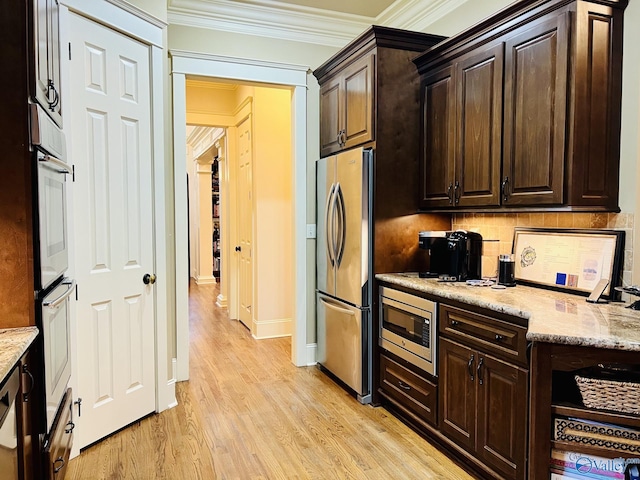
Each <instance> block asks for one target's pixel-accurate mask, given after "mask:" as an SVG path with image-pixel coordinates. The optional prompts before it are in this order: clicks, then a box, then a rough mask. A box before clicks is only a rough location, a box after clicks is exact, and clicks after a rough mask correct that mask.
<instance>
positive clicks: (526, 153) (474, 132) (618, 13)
mask: <svg viewBox="0 0 640 480" xmlns="http://www.w3.org/2000/svg"><path fill="white" fill-rule="evenodd" d="M626 6H627V2H626V1H624V0H622V1H615V0H597V2H596V1H585V0H573V1H567V0H523V1H520V2H515V3H514V4H513V5H511V6H509V7H507V8H505V9H504V10H501V11H500V12H498V13H497V14H495V15H494V16H493V17H490V18H488V19H486V20H484V21H483V22H481V23H479V24H477V25H475V26H474V27H471V28H470V29H468V30H466V31H464V32H462V33H461V34H459V35H456V36H454V37H450V38H449V39H447V40H446V41H444V42H442V43H440V44H438V45H437V46H435V47H434V48H432V49H430V50H429V51H427V52H425V53H424V54H422V55H420V56H419V57H417V58H416V59H414V63H415V64H416V66H417V68H418V72H419V73H420V77H421V105H422V118H421V129H422V132H421V160H420V163H421V165H420V167H421V175H420V180H421V186H420V195H419V200H420V206H421V208H422V209H424V210H432V209H438V210H453V209H457V210H458V211H460V208H464V209H468V210H469V211H473V210H477V209H478V208H481V209H482V210H483V211H496V212H500V211H502V212H505V211H510V210H511V209H513V210H517V209H522V208H526V209H528V210H544V209H547V210H548V209H552V210H557V211H619V207H618V183H619V178H618V177H619V168H620V103H621V90H622V74H621V70H622V21H623V11H624V8H625V7H626Z"/></svg>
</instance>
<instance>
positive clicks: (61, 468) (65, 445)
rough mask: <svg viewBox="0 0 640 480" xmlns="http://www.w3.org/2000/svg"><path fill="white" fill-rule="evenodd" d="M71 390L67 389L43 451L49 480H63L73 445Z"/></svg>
mask: <svg viewBox="0 0 640 480" xmlns="http://www.w3.org/2000/svg"><path fill="white" fill-rule="evenodd" d="M71 399H72V395H71V389H70V388H69V389H67V393H65V395H64V398H63V399H62V404H61V405H60V410H59V411H58V414H57V416H56V419H55V421H54V422H53V427H52V428H51V436H50V437H49V441H48V442H47V444H46V446H45V449H44V456H45V471H46V472H47V478H48V479H49V480H60V479H62V478H64V476H65V473H66V471H67V465H68V463H69V454H70V453H71V446H72V445H73V429H74V426H75V425H74V424H73V421H72V418H71Z"/></svg>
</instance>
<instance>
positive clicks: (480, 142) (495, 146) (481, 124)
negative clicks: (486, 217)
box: [454, 43, 504, 206]
mask: <svg viewBox="0 0 640 480" xmlns="http://www.w3.org/2000/svg"><path fill="white" fill-rule="evenodd" d="M503 59H504V45H503V44H502V43H500V44H499V45H495V46H492V47H490V48H486V47H483V51H481V52H479V53H478V52H474V53H473V54H472V55H471V56H469V57H467V58H463V59H462V60H461V61H460V62H459V63H457V65H456V82H457V99H456V100H457V113H458V120H457V127H458V129H457V141H456V148H457V152H456V159H455V162H456V167H455V168H456V173H455V185H454V188H455V199H454V203H455V204H457V205H460V206H480V205H487V206H489V205H490V206H496V205H500V165H501V160H502V69H503Z"/></svg>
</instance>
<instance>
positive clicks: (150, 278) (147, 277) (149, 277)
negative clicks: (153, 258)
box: [142, 273, 156, 285]
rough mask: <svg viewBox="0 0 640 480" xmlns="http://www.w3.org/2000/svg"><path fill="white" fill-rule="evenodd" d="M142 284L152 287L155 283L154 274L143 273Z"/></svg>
mask: <svg viewBox="0 0 640 480" xmlns="http://www.w3.org/2000/svg"><path fill="white" fill-rule="evenodd" d="M142 283H144V284H145V285H149V284H151V285H153V284H154V283H156V275H155V274H154V273H145V274H144V276H143V277H142Z"/></svg>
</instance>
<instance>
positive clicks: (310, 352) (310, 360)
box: [305, 343, 318, 367]
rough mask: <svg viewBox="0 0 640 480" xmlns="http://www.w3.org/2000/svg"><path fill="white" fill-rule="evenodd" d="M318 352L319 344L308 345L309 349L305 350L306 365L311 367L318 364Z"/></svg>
mask: <svg viewBox="0 0 640 480" xmlns="http://www.w3.org/2000/svg"><path fill="white" fill-rule="evenodd" d="M317 352H318V344H317V343H307V347H306V349H305V358H306V365H307V366H308V367H310V366H311V365H316V364H317V363H318V360H317V358H318V357H317V356H316V354H317Z"/></svg>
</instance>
